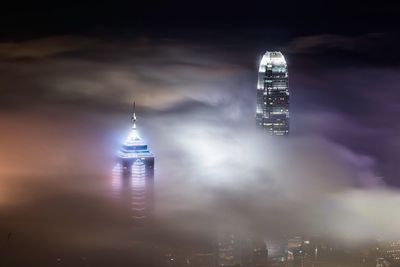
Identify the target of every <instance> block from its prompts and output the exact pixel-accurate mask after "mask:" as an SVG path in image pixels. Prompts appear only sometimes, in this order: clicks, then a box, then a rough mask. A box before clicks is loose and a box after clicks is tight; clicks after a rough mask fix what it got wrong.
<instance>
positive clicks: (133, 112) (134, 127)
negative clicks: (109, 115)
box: [131, 101, 136, 129]
mask: <svg viewBox="0 0 400 267" xmlns="http://www.w3.org/2000/svg"><path fill="white" fill-rule="evenodd" d="M135 106H136V103H135V101H133V109H132V118H131V120H132V128H133V129H136V113H135Z"/></svg>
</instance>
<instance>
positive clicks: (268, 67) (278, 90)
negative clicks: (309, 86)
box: [256, 51, 289, 135]
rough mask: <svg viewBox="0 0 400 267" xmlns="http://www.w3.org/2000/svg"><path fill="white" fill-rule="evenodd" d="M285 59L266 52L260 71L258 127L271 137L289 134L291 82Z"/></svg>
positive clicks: (280, 54) (279, 54)
mask: <svg viewBox="0 0 400 267" xmlns="http://www.w3.org/2000/svg"><path fill="white" fill-rule="evenodd" d="M288 77H289V76H288V68H287V64H286V60H285V57H284V56H283V55H282V53H281V52H268V51H267V52H266V53H265V54H264V56H263V57H262V59H261V62H260V67H259V69H258V83H257V107H256V121H257V125H258V126H259V127H261V128H263V129H265V130H266V131H267V132H268V133H269V134H270V135H287V134H289V81H288Z"/></svg>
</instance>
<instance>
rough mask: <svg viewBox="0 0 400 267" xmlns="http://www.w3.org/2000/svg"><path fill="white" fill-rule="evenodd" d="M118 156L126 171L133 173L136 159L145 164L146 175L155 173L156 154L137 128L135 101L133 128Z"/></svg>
mask: <svg viewBox="0 0 400 267" xmlns="http://www.w3.org/2000/svg"><path fill="white" fill-rule="evenodd" d="M118 158H119V160H120V162H121V164H122V168H123V171H124V172H125V173H131V171H132V170H133V169H135V168H134V167H135V165H134V163H135V162H136V161H140V162H142V163H143V164H144V166H145V170H146V175H149V174H153V173H154V156H153V154H152V153H151V152H150V150H149V148H148V146H147V144H146V143H145V142H144V141H143V140H142V139H141V138H140V136H139V133H138V131H137V129H136V113H135V103H133V112H132V129H131V131H130V133H129V135H128V137H127V138H126V140H125V142H124V143H123V144H122V148H121V149H120V151H119V152H118Z"/></svg>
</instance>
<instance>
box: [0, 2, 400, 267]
mask: <svg viewBox="0 0 400 267" xmlns="http://www.w3.org/2000/svg"><path fill="white" fill-rule="evenodd" d="M399 13H400V9H399V7H398V6H397V5H396V4H394V3H391V2H390V3H389V2H385V1H380V2H379V1H378V2H376V1H375V2H373V3H369V2H367V1H359V2H358V1H343V2H342V1H318V2H306V1H293V2H290V1H259V2H253V1H240V2H239V1H171V2H167V1H145V2H144V1H143V2H141V3H136V2H134V1H132V2H131V3H129V4H128V3H121V2H117V1H115V2H110V3H107V4H106V3H97V2H86V3H84V4H83V3H82V4H73V3H57V4H55V3H35V4H32V5H29V4H26V5H22V4H19V5H17V4H15V5H13V4H8V5H4V6H3V7H2V8H1V10H0V122H1V124H0V237H1V238H2V239H1V240H5V241H4V242H3V241H2V242H3V243H0V244H1V245H2V246H4V249H3V250H0V255H1V253H4V255H5V258H6V260H7V261H8V263H9V264H10V266H12V265H13V264H14V265H15V266H19V265H21V266H26V262H37V263H40V264H42V265H41V266H54V265H53V264H54V263H56V262H58V263H59V262H60V261H64V260H65V259H67V261H68V260H69V264H72V263H74V262H75V261H77V262H78V261H79V262H81V261H83V260H82V258H85V261H86V258H87V257H90V259H91V260H93V261H92V263H93V265H95V266H109V264H110V262H112V261H113V259H118V260H119V261H120V265H121V266H124V264H127V265H128V263H130V262H132V261H133V260H143V259H141V258H140V257H139V258H140V259H139V258H135V257H134V256H132V255H131V254H130V251H131V249H132V248H136V246H139V245H137V243H134V242H132V240H131V238H130V237H129V235H128V234H127V232H130V231H132V229H131V226H130V223H129V221H127V220H125V219H124V218H125V217H124V216H125V215H124V207H122V206H123V205H120V204H118V203H119V202H116V201H114V200H113V198H112V195H113V192H112V191H113V189H112V188H111V186H110V180H111V170H112V168H113V165H114V154H115V153H114V152H115V150H116V149H118V147H119V145H120V143H121V142H122V140H123V139H124V138H125V136H126V134H127V132H128V130H129V127H130V116H131V115H130V110H131V103H132V100H133V99H134V100H135V101H136V103H137V112H138V125H139V130H140V133H141V135H142V136H143V138H144V139H145V140H146V141H148V143H149V146H150V148H151V150H152V151H153V152H154V153H155V155H156V176H155V192H156V196H155V199H156V212H155V213H156V217H157V220H156V221H157V222H156V226H155V229H157V230H156V232H158V237H157V238H158V239H157V241H154V242H156V243H157V244H158V245H159V247H168V246H169V245H168V241H171V240H175V241H174V242H176V243H179V244H180V242H187V240H191V242H192V241H193V240H197V239H199V240H202V238H203V237H204V236H212V232H213V231H214V230H215V229H218V228H224V229H225V228H234V229H239V230H240V231H241V232H245V233H249V232H250V233H251V234H256V235H260V236H265V235H276V234H277V233H279V234H282V235H291V234H307V235H313V234H315V235H322V236H327V237H329V238H333V239H335V240H337V241H338V242H345V243H347V244H359V243H363V242H366V240H371V239H373V238H376V237H377V236H385V237H386V236H390V237H393V236H398V235H400V231H399V229H398V223H399V221H400V215H399V214H397V213H396V212H393V211H396V210H397V209H398V206H399V204H400V194H399V191H398V189H399V186H400V180H399V173H400V165H399V164H398V162H399V161H400V126H399V125H400V124H399V123H400V118H399V116H398V114H400V105H399V103H400V93H399V91H398V88H399V85H400V52H399V49H398V47H399V45H400V35H399V31H398V24H399V23H398V18H399V16H400V14H399ZM266 50H268V51H274V50H278V51H282V52H283V53H284V55H285V57H286V60H287V62H288V68H289V84H290V86H289V88H290V92H291V99H290V101H291V102H290V112H291V134H290V137H288V138H287V139H274V138H269V137H267V136H265V135H263V134H262V133H260V132H259V131H257V130H256V129H255V114H254V113H255V96H256V91H255V90H256V82H257V69H258V63H259V60H260V59H261V57H262V55H263V53H265V51H266ZM271 214H274V216H270V215H271ZM10 233H12V234H11V237H10ZM130 233H131V232H130ZM138 239H139V240H140V237H139V238H138ZM182 240H186V241H182ZM140 242H142V243H141V244H142V245H143V244H145V245H143V246H141V249H143V251H146V252H148V253H151V252H149V250H148V249H147V248H148V247H149V246H151V244H152V243H151V242H152V241H149V240H146V242H144V241H143V240H141V241H140ZM140 242H139V243H140ZM171 242H172V241H171ZM133 243H134V244H133ZM44 250H47V251H48V254H46V253H42V251H44ZM1 251H2V252H1ZM138 254H139V255H140V253H138ZM18 255H23V257H18ZM88 255H90V256H88ZM145 255H146V254H145ZM132 257H133V258H132ZM16 258H19V259H18V260H16ZM59 258H62V259H61V260H60V261H59V260H58V259H59ZM104 258H107V259H108V260H109V261H110V262H107V260H104ZM100 262H101V264H100ZM144 262H145V260H144ZM95 263H97V265H96V264H95ZM102 264H103V265H102ZM65 266H68V264H66V265H65Z"/></svg>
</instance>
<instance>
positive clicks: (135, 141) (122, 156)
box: [112, 104, 154, 222]
mask: <svg viewBox="0 0 400 267" xmlns="http://www.w3.org/2000/svg"><path fill="white" fill-rule="evenodd" d="M118 161H119V162H118V164H117V165H116V166H115V167H114V169H113V180H112V185H113V189H114V191H115V195H116V196H120V197H122V198H123V200H124V202H125V203H126V204H128V208H129V210H130V211H129V212H130V213H131V217H132V218H133V219H134V220H135V222H140V221H143V219H146V218H148V217H149V215H151V213H152V210H153V183H154V156H153V154H152V153H151V152H150V150H149V149H148V146H147V144H146V143H145V142H144V141H143V140H142V139H141V138H140V137H139V134H138V132H137V129H136V114H135V104H134V106H133V114H132V129H131V131H130V133H129V135H128V137H127V139H126V140H125V142H124V143H123V145H122V147H121V149H120V150H119V151H118Z"/></svg>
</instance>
